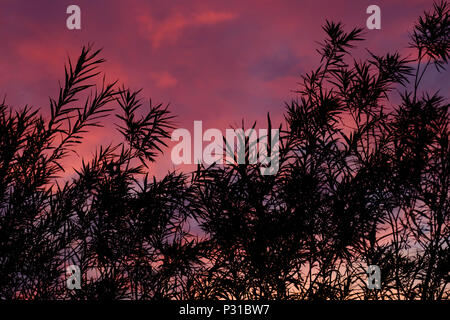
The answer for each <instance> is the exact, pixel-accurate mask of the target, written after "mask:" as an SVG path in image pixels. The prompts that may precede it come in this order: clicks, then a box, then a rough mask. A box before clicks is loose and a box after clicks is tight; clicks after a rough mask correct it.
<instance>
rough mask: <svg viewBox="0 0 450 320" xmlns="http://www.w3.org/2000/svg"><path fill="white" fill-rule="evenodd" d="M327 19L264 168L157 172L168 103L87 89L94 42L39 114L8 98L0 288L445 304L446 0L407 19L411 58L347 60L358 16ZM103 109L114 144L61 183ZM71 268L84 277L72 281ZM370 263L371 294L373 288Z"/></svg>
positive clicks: (23, 293)
mask: <svg viewBox="0 0 450 320" xmlns="http://www.w3.org/2000/svg"><path fill="white" fill-rule="evenodd" d="M323 29H324V32H325V34H326V39H325V41H324V42H323V43H322V44H321V45H320V49H319V50H318V53H319V54H320V56H321V62H320V65H319V66H318V67H317V68H316V69H314V70H313V71H311V72H310V73H308V74H305V75H304V76H303V77H302V82H301V85H300V88H299V89H298V90H297V93H298V99H296V100H293V101H291V102H289V103H287V104H286V114H285V124H284V126H280V129H281V133H282V134H281V137H280V142H281V148H280V153H279V165H280V167H279V170H278V171H277V172H276V173H275V174H274V175H269V176H264V175H261V173H260V170H259V169H260V168H259V166H260V165H259V164H237V163H236V164H233V163H229V164H223V165H212V166H209V167H204V166H202V165H199V167H198V169H197V170H196V171H195V172H193V173H192V174H191V175H188V174H185V173H177V172H170V173H168V174H167V175H166V176H165V177H164V178H162V179H161V180H156V179H155V178H153V177H150V176H149V175H148V170H147V168H148V167H149V166H151V165H152V163H153V162H154V161H156V156H157V154H158V153H159V152H164V151H163V149H164V148H165V147H166V144H165V140H166V139H167V138H168V137H169V136H170V130H171V129H172V128H173V116H172V115H171V113H170V112H169V111H168V109H167V107H165V106H163V105H153V104H152V103H151V102H150V105H149V106H147V107H146V106H145V105H144V104H143V102H142V100H141V99H140V97H139V96H140V92H139V91H137V92H133V91H131V90H130V89H127V88H125V87H118V86H117V83H116V82H113V83H106V82H105V80H104V78H103V82H102V85H101V86H99V87H98V86H95V85H92V84H91V83H92V82H93V81H94V80H95V79H97V78H99V77H100V76H101V75H100V71H99V66H100V65H101V63H103V61H104V60H103V59H101V58H99V54H100V51H98V50H97V51H96V50H94V49H93V48H92V47H91V46H88V47H84V48H83V49H82V52H81V54H80V56H79V58H78V60H77V61H76V63H75V64H72V62H71V61H70V60H69V62H68V65H67V67H66V68H65V79H64V85H62V86H61V88H60V90H59V94H58V97H56V98H51V99H50V111H51V112H50V118H49V119H48V120H45V119H44V118H43V117H42V116H41V115H39V114H38V112H37V111H33V110H32V108H29V107H25V108H24V109H22V110H20V111H15V110H14V109H12V108H10V107H8V106H7V105H6V102H5V101H3V103H2V104H1V106H0V130H1V131H0V147H1V151H0V195H1V206H0V250H1V251H0V275H1V277H0V298H1V299H219V298H225V299H260V298H265V299H339V300H340V299H423V300H432V299H449V297H450V290H449V288H450V269H449V268H450V267H449V266H450V260H449V259H450V251H449V250H450V249H449V239H450V228H449V226H450V221H449V220H450V197H449V183H450V174H449V164H450V156H449V151H450V149H449V104H448V103H447V100H446V99H447V98H446V97H444V96H441V95H440V94H439V92H438V91H436V92H424V90H423V89H422V88H421V84H422V82H423V79H424V76H425V74H426V72H427V71H428V69H429V68H430V67H432V66H434V67H435V68H436V70H437V71H439V72H444V71H445V70H446V69H445V68H446V64H447V61H448V58H449V32H450V23H449V5H448V2H447V1H442V2H440V3H435V4H434V7H433V9H432V10H431V11H430V12H426V13H424V15H423V16H422V17H420V18H419V20H418V22H417V23H416V25H415V27H414V30H413V32H412V34H411V43H410V46H411V47H412V48H414V49H415V52H416V53H417V56H412V57H411V56H410V57H407V58H405V57H402V56H401V55H400V54H399V53H398V52H392V53H387V54H385V55H383V56H378V55H376V54H374V53H372V52H370V51H368V58H367V59H366V60H357V59H355V58H354V57H353V56H352V53H351V50H352V49H353V48H354V46H355V45H356V43H358V42H361V41H362V40H363V32H362V30H361V29H358V28H355V29H352V30H351V31H349V32H346V31H345V30H344V27H343V25H342V24H341V23H334V22H328V21H327V22H326V24H325V25H324V27H323ZM397 93H399V95H397ZM397 96H399V97H398V100H399V103H395V104H394V103H393V101H395V99H396V97H397ZM114 106H116V107H118V109H119V114H117V115H116V116H117V118H118V120H119V121H120V124H119V125H118V128H117V129H118V130H119V131H120V133H121V134H122V136H123V141H122V142H120V143H118V144H116V145H109V146H101V147H99V149H98V151H97V153H96V154H95V156H94V157H93V159H91V160H90V161H87V162H84V161H83V164H82V166H81V168H79V169H78V170H77V172H76V177H75V178H73V179H70V180H67V181H65V182H64V183H63V184H62V185H61V184H58V183H57V182H56V180H55V178H56V177H57V176H58V175H60V174H61V172H62V171H63V170H64V168H63V162H62V161H63V159H64V158H65V157H67V156H68V155H69V154H70V152H71V151H76V146H77V145H78V144H79V143H81V142H82V137H83V135H84V134H85V133H86V132H88V130H89V128H90V127H93V126H101V119H102V118H103V117H104V116H106V115H108V114H110V113H111V112H112V111H113V110H114V109H115V108H114ZM267 125H268V127H269V129H270V128H271V127H272V123H271V119H270V117H269V116H268V117H267ZM269 132H270V130H269ZM269 141H270V139H269ZM245 142H246V147H247V149H246V151H247V153H246V157H247V158H248V157H249V156H250V154H249V153H250V148H249V143H250V142H249V140H248V139H247V140H246V141H245ZM247 163H248V162H247ZM193 226H199V227H200V229H201V233H200V234H197V233H194V232H192V231H191V230H192V227H193ZM70 264H76V265H78V266H79V267H80V269H81V273H82V277H83V278H82V286H81V289H80V290H72V291H71V290H67V288H66V278H65V272H66V266H67V265H70ZM371 264H375V265H378V266H379V267H380V269H381V271H382V287H381V289H380V290H368V289H367V286H366V279H367V275H366V274H365V272H366V269H367V266H368V265H371Z"/></svg>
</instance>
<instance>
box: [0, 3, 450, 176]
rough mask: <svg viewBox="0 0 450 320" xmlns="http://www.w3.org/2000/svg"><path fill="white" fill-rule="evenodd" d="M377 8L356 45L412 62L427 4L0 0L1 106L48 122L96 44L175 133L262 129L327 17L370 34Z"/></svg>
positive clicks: (165, 160)
mask: <svg viewBox="0 0 450 320" xmlns="http://www.w3.org/2000/svg"><path fill="white" fill-rule="evenodd" d="M72 4H76V5H78V6H79V7H80V8H81V30H68V29H67V27H66V19H67V17H68V14H67V13H66V8H67V7H68V6H69V5H72ZM372 4H376V5H378V6H379V7H380V8H381V30H368V29H367V28H366V29H365V37H366V39H367V40H366V41H365V42H363V43H361V44H360V47H361V48H369V49H370V50H371V51H372V52H374V53H377V54H383V53H386V52H393V51H397V50H398V51H400V52H401V53H405V54H408V53H410V52H409V51H408V49H407V46H408V32H410V31H411V29H412V26H413V24H414V22H415V21H416V19H417V17H418V16H419V15H420V14H421V13H422V12H423V11H424V10H428V9H430V8H431V6H432V1H431V0H403V1H402V0H383V1H374V0H370V1H368V0H334V1H325V0H312V1H310V0H296V1H287V0H286V1H284V0H280V1H266V0H255V1H234V0H231V1H215V0H202V1H199V0H192V1H177V0H170V1H162V0H161V1H148V0H147V1H144V0H127V1H125V0H121V1H119V0H116V1H111V0H71V1H62V0H60V1H49V0H33V1H29V0H0V39H2V48H1V54H0V97H3V96H5V95H6V102H7V104H8V105H10V106H12V107H14V108H21V107H24V106H25V105H31V106H33V107H34V108H39V109H40V110H41V112H42V114H43V115H44V116H48V114H49V103H48V97H49V96H53V97H54V96H56V95H57V90H58V81H62V80H63V76H64V64H65V63H66V62H67V57H68V56H69V57H72V58H76V56H77V54H78V53H79V52H80V50H81V47H82V46H83V45H86V44H88V43H94V46H95V47H97V48H103V52H102V56H103V57H104V58H105V59H106V60H107V62H106V63H105V64H104V65H103V67H102V71H104V72H105V74H106V77H107V79H109V80H116V79H117V80H119V83H120V84H124V85H125V86H127V87H130V88H131V89H141V88H142V89H143V91H142V98H144V99H150V98H151V99H152V101H154V102H156V103H158V102H161V103H164V104H167V103H170V110H171V111H172V112H173V113H174V115H176V116H177V118H176V127H179V128H187V129H188V130H192V128H193V122H194V120H202V121H203V127H204V130H205V128H218V129H220V130H225V129H226V128H229V127H230V126H235V127H236V126H239V125H240V123H241V121H242V120H244V121H245V123H246V124H247V125H250V124H251V123H253V121H258V123H260V124H264V122H265V117H266V114H267V113H268V112H270V114H271V117H272V119H273V120H274V122H275V123H280V122H282V119H283V113H284V111H285V105H284V103H285V102H286V101H289V100H290V99H292V98H295V93H293V90H295V89H297V88H298V82H299V80H300V75H302V74H304V73H305V72H309V71H310V70H311V69H313V68H315V67H316V66H317V64H318V62H319V57H318V55H317V53H316V49H317V48H318V44H317V42H319V41H322V40H323V39H324V32H323V31H322V29H321V26H322V25H323V24H324V22H325V21H326V19H328V20H332V21H341V22H343V23H344V24H345V25H346V27H347V30H349V29H351V28H353V27H364V28H365V26H366V19H367V18H368V16H369V15H368V14H367V13H366V8H367V7H368V6H369V5H372ZM449 80H450V77H449V74H448V72H447V73H444V74H441V75H438V74H436V73H433V74H432V77H431V78H428V80H427V84H426V85H427V86H428V87H429V88H436V89H438V88H441V89H443V90H444V91H447V92H448V89H449V85H448V83H449V82H450V81H449ZM116 122H117V120H116V119H115V118H114V117H109V118H107V119H105V121H104V125H105V127H104V128H99V129H95V130H93V131H91V132H90V133H89V134H88V135H87V136H86V138H85V140H84V141H83V144H82V145H81V146H80V148H79V150H78V154H79V156H77V155H72V156H71V158H70V159H68V160H66V161H67V163H68V165H69V166H73V167H79V166H80V164H81V159H82V158H83V157H84V158H86V159H89V157H90V155H92V154H93V153H94V152H95V150H96V149H97V148H98V147H99V146H100V144H104V145H105V144H109V143H118V142H120V141H121V140H120V136H119V134H118V133H117V131H116V130H115V127H114V123H116ZM170 146H171V145H169V149H168V151H170ZM172 169H177V168H176V167H175V166H174V165H173V164H172V163H171V161H170V152H167V153H166V154H165V155H163V156H161V157H160V158H159V160H158V163H157V164H155V165H153V166H152V167H151V169H150V170H151V173H152V174H155V175H157V176H161V175H162V174H164V173H165V172H167V170H172ZM69 171H70V170H69Z"/></svg>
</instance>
